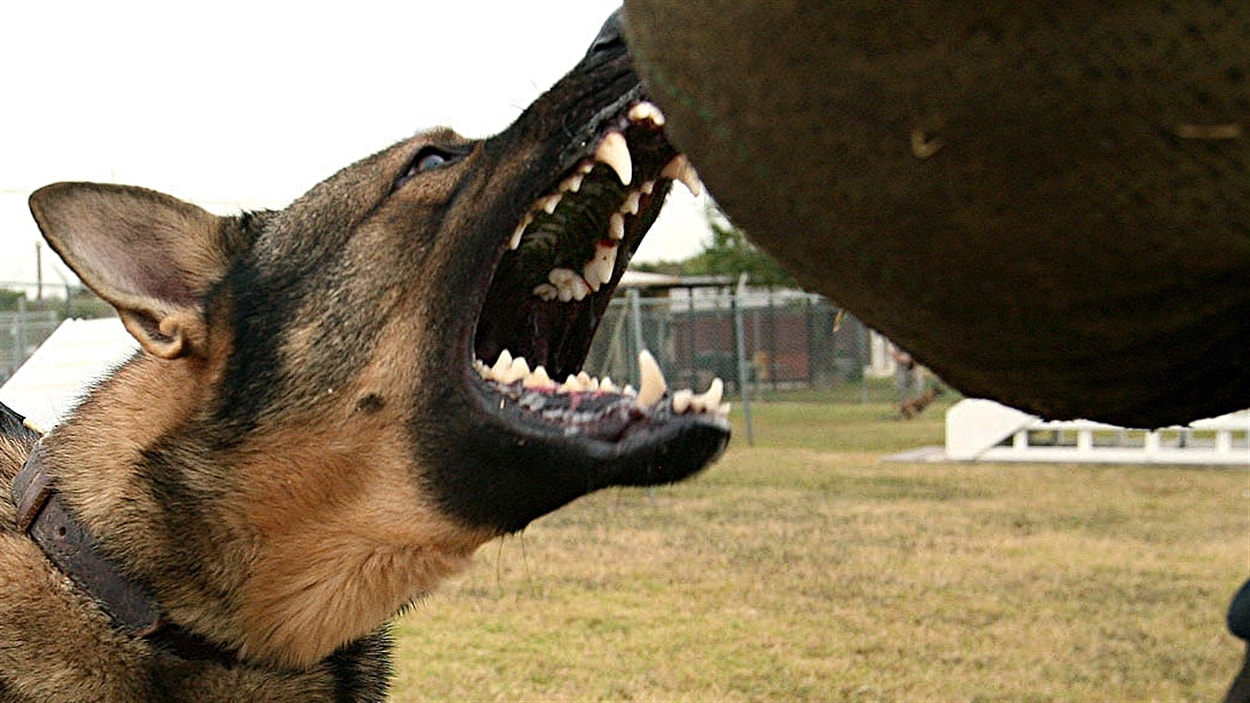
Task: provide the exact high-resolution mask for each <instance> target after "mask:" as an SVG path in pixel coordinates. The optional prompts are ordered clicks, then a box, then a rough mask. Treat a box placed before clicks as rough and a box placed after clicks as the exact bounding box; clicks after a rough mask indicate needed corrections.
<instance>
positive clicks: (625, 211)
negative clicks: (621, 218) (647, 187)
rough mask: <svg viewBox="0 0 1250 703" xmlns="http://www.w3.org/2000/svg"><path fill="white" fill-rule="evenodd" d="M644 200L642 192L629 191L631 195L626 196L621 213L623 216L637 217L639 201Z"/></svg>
mask: <svg viewBox="0 0 1250 703" xmlns="http://www.w3.org/2000/svg"><path fill="white" fill-rule="evenodd" d="M640 198H642V192H641V191H637V190H631V191H629V195H627V196H625V202H623V203H621V209H620V212H621V214H622V215H637V214H638V200H639V199H640Z"/></svg>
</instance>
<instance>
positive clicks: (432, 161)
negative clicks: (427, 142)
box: [412, 149, 451, 173]
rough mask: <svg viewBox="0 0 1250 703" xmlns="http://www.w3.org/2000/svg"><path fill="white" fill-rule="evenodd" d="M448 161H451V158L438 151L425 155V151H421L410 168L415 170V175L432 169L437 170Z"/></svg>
mask: <svg viewBox="0 0 1250 703" xmlns="http://www.w3.org/2000/svg"><path fill="white" fill-rule="evenodd" d="M448 161H451V157H450V155H448V154H444V153H442V152H438V151H429V152H428V153H427V151H426V150H424V149H423V150H422V153H421V154H419V155H418V156H417V160H416V161H415V162H413V165H412V166H413V168H414V169H416V171H417V173H420V172H422V171H429V170H430V169H432V168H438V167H439V166H442V165H443V164H445V163H447V162H448Z"/></svg>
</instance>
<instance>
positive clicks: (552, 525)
mask: <svg viewBox="0 0 1250 703" xmlns="http://www.w3.org/2000/svg"><path fill="white" fill-rule="evenodd" d="M940 410H941V409H940V408H939V409H938V412H932V411H931V414H930V415H928V416H926V419H924V420H921V421H917V422H912V423H901V422H897V421H893V420H888V419H885V418H887V417H888V416H889V414H890V411H889V408H888V407H887V406H884V405H882V406H875V407H874V406H868V407H864V406H828V405H810V406H803V405H799V404H781V405H776V406H765V407H761V408H758V412H759V418H758V419H759V424H758V425H757V437H758V438H759V440H760V446H757V447H755V448H746V447H744V446H734V447H733V448H732V449H731V450H730V452H729V453H728V454H727V456H726V457H725V459H724V460H722V462H721V463H720V464H718V465H716V466H714V467H713V468H712V469H711V471H709V472H708V473H707V474H705V475H704V476H702V477H700V478H699V479H697V480H696V481H693V482H689V483H687V484H683V485H680V486H673V487H667V488H663V489H659V490H656V491H654V492H653V493H651V494H648V493H647V492H646V491H635V490H627V491H612V492H605V493H601V494H599V495H595V496H591V497H589V498H586V499H583V500H581V501H578V502H577V503H575V504H574V505H572V506H569V507H567V508H565V509H564V510H561V511H559V512H557V513H555V514H553V515H551V516H548V517H547V518H544V519H542V520H539V521H538V522H536V523H535V524H534V525H533V526H531V527H530V528H529V529H528V530H527V531H526V532H525V533H524V534H523V535H521V536H519V537H513V538H509V539H507V540H504V541H502V542H500V543H499V544H498V545H490V546H488V547H487V548H486V549H484V550H483V551H482V553H481V556H480V558H479V565H478V566H477V568H476V569H474V570H473V571H472V572H471V573H469V574H468V575H466V576H464V577H462V578H460V579H459V580H457V581H455V582H453V583H452V584H450V585H449V586H448V587H446V588H444V589H443V590H441V591H440V592H439V593H438V594H436V595H435V596H432V597H431V598H430V599H429V600H428V601H427V602H426V603H424V604H422V606H421V607H419V608H418V609H416V610H415V611H414V612H413V613H411V614H410V615H409V616H408V617H406V618H404V619H403V620H402V621H401V622H400V623H399V624H398V625H397V628H396V631H397V634H398V636H399V640H400V660H401V666H400V676H399V678H398V680H397V681H396V686H395V689H394V691H395V695H394V699H395V700H397V701H417V700H698V701H711V700H718V701H719V700H778V701H780V700H1065V701H1070V700H1143V699H1166V700H1211V699H1214V698H1218V696H1219V695H1220V694H1221V693H1222V691H1223V688H1224V687H1225V686H1226V684H1227V682H1228V680H1229V678H1230V677H1231V675H1232V673H1233V672H1234V670H1235V667H1236V666H1237V665H1238V664H1239V662H1240V656H1241V653H1242V649H1241V647H1240V646H1239V645H1240V643H1239V642H1238V641H1237V640H1235V639H1233V638H1232V637H1231V635H1228V634H1227V633H1226V631H1225V630H1224V627H1223V613H1224V609H1225V607H1226V606H1227V602H1228V598H1229V597H1230V596H1231V594H1232V592H1233V591H1234V590H1235V589H1236V587H1237V586H1238V585H1239V584H1240V582H1241V580H1243V579H1244V578H1245V577H1246V576H1247V575H1248V574H1250V473H1247V472H1246V471H1244V470H1233V469H1184V468H1158V467H1153V468H1152V467H1118V466H1117V467H1094V468H1090V467H1075V466H1001V465H1000V466H994V465H985V466H982V465H901V464H888V463H882V462H881V461H880V456H881V455H882V453H883V452H887V451H893V450H897V449H904V448H910V447H913V446H916V445H917V444H922V443H936V442H938V441H939V440H940V433H941V430H940V422H941V412H940Z"/></svg>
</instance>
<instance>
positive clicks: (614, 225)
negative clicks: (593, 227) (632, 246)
mask: <svg viewBox="0 0 1250 703" xmlns="http://www.w3.org/2000/svg"><path fill="white" fill-rule="evenodd" d="M608 237H609V238H611V239H624V238H625V216H624V215H622V214H621V213H619V212H614V213H612V216H611V217H609V218H608Z"/></svg>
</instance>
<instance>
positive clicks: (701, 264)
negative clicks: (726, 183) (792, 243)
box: [683, 205, 799, 288]
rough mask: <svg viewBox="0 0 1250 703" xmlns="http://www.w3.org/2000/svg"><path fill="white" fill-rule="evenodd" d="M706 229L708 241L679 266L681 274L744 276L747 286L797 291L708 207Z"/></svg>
mask: <svg viewBox="0 0 1250 703" xmlns="http://www.w3.org/2000/svg"><path fill="white" fill-rule="evenodd" d="M708 225H709V226H710V227H711V230H712V240H711V241H710V242H709V243H707V244H705V245H704V246H703V251H701V252H699V253H698V254H696V255H695V256H693V257H691V258H689V259H687V260H686V261H685V262H683V263H684V266H683V268H684V269H685V273H688V274H693V275H720V276H732V277H735V278H736V277H737V276H738V275H739V274H741V273H743V272H745V273H746V274H747V276H748V277H749V278H750V281H751V283H752V284H754V285H757V286H776V287H779V288H798V287H799V285H798V283H796V282H795V280H794V279H793V278H791V277H790V274H788V273H786V272H785V269H783V268H781V265H780V264H778V263H777V261H776V260H775V259H773V258H772V257H771V256H769V255H768V254H766V253H764V252H763V251H761V250H760V249H759V247H757V246H755V245H754V244H752V243H751V242H749V241H747V238H746V235H745V234H743V232H742V230H740V229H738V228H736V227H734V226H733V225H732V224H730V222H729V220H727V219H725V216H724V215H722V214H721V213H720V211H719V210H717V209H716V208H715V207H714V206H711V205H709V206H708Z"/></svg>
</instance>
